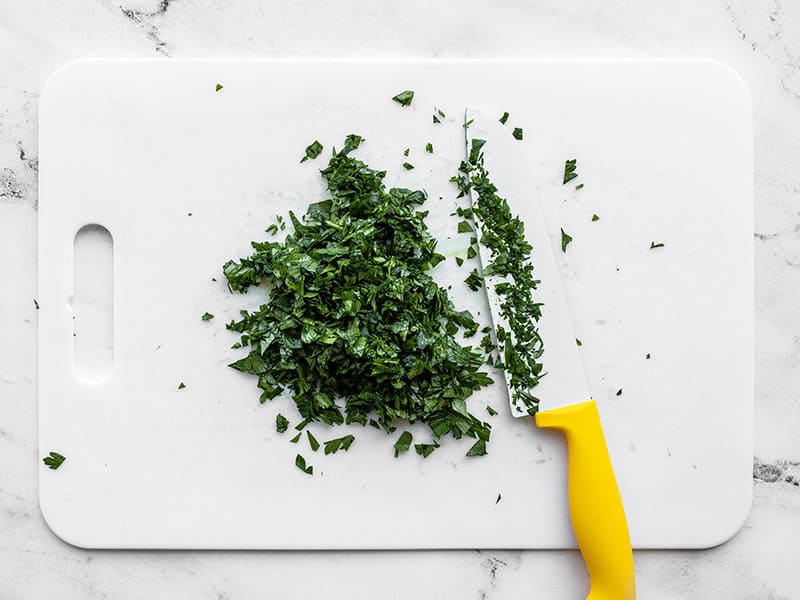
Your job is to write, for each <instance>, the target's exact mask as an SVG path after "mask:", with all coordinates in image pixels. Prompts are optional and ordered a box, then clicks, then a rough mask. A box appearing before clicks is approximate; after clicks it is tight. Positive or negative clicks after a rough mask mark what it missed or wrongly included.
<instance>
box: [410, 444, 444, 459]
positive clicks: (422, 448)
mask: <svg viewBox="0 0 800 600" xmlns="http://www.w3.org/2000/svg"><path fill="white" fill-rule="evenodd" d="M438 447H439V444H435V443H434V444H414V451H415V452H416V453H417V454H419V455H420V456H421V457H422V458H428V457H429V456H430V455H431V454H433V451H434V450H436V449H437V448H438Z"/></svg>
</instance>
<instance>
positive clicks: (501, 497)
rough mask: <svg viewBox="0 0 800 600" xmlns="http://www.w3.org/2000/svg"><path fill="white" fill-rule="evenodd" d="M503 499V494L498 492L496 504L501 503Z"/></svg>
mask: <svg viewBox="0 0 800 600" xmlns="http://www.w3.org/2000/svg"><path fill="white" fill-rule="evenodd" d="M502 499H503V495H502V494H497V500H495V501H494V503H495V504H499V503H500V500H502Z"/></svg>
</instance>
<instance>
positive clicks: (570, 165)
mask: <svg viewBox="0 0 800 600" xmlns="http://www.w3.org/2000/svg"><path fill="white" fill-rule="evenodd" d="M577 168H578V159H577V158H572V159H569V160H567V161H566V162H565V163H564V182H563V184H562V185H566V184H567V183H569V182H570V181H572V180H573V179H575V178H576V177H577V176H578V173H577V172H576V169H577Z"/></svg>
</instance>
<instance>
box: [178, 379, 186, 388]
mask: <svg viewBox="0 0 800 600" xmlns="http://www.w3.org/2000/svg"><path fill="white" fill-rule="evenodd" d="M185 388H186V384H185V383H183V382H182V381H181V382H180V383H179V384H178V389H179V390H183V389H185Z"/></svg>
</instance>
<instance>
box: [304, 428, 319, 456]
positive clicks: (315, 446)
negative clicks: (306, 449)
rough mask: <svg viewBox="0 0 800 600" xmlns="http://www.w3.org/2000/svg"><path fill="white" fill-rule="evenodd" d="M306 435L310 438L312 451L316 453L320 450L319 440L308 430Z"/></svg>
mask: <svg viewBox="0 0 800 600" xmlns="http://www.w3.org/2000/svg"><path fill="white" fill-rule="evenodd" d="M306 435H307V436H308V443H309V444H310V445H311V450H312V451H314V452H316V451H317V450H319V442H318V441H317V438H315V437H314V435H313V434H312V433H311V431H310V430H308V429H306Z"/></svg>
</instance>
